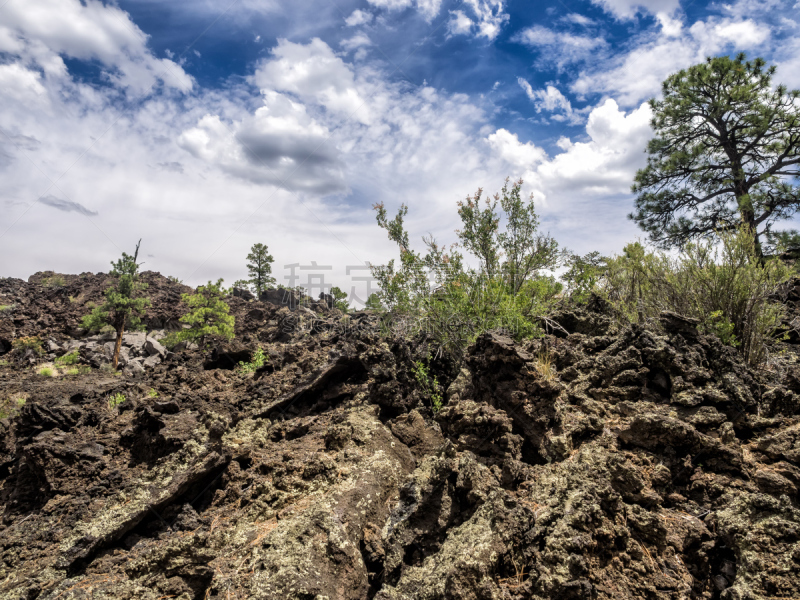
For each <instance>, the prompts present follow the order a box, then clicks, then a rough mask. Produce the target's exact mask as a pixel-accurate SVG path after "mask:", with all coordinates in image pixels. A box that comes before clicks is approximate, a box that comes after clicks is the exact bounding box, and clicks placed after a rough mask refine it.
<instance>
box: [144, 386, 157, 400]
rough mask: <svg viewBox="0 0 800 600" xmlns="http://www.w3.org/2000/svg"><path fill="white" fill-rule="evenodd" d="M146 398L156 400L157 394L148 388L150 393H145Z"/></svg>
mask: <svg viewBox="0 0 800 600" xmlns="http://www.w3.org/2000/svg"><path fill="white" fill-rule="evenodd" d="M147 397H148V398H157V397H158V392H157V391H155V390H154V389H153V388H150V391H148V392H147Z"/></svg>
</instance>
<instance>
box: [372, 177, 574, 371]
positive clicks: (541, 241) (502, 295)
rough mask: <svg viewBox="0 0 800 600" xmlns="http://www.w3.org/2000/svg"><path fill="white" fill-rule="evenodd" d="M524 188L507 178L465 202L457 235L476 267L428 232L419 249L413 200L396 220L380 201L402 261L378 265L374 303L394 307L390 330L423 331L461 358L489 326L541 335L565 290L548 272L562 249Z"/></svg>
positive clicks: (382, 220)
mask: <svg viewBox="0 0 800 600" xmlns="http://www.w3.org/2000/svg"><path fill="white" fill-rule="evenodd" d="M521 187H522V181H518V182H516V183H515V184H514V185H513V186H512V187H510V188H509V183H508V181H506V185H505V186H504V187H503V190H502V196H501V195H500V194H497V195H495V197H494V199H493V200H492V199H486V200H485V201H482V197H481V194H482V191H481V190H478V192H477V193H476V194H475V195H474V196H472V197H468V198H467V200H466V201H465V202H463V203H460V205H459V210H458V212H459V216H460V217H461V220H462V224H463V229H462V230H461V231H459V232H458V235H459V238H460V240H461V244H462V246H463V247H465V248H466V249H467V250H468V251H470V252H471V253H472V254H473V255H475V256H476V257H477V258H478V261H479V263H480V268H479V269H477V270H476V269H467V268H465V266H464V263H463V256H462V255H461V254H460V253H459V252H457V251H456V250H455V249H453V248H452V247H451V248H450V250H447V249H446V248H445V247H443V246H440V245H439V244H438V243H437V242H436V240H434V239H433V238H430V237H427V238H423V242H424V244H425V247H426V252H425V253H424V254H421V253H419V252H416V251H414V250H413V249H412V248H411V247H410V242H409V235H408V233H407V232H406V230H405V227H404V219H405V216H406V215H407V214H408V209H407V207H406V206H405V205H402V206H401V207H400V210H399V211H398V213H397V215H396V216H395V217H394V218H393V219H391V220H390V219H388V216H387V213H386V209H385V207H384V206H383V205H382V204H376V205H375V207H374V208H375V210H376V211H377V221H378V225H379V226H380V227H382V228H383V229H385V230H386V231H387V233H388V236H389V239H390V240H391V241H393V242H395V243H396V244H397V245H398V246H399V249H400V262H399V263H395V261H394V260H391V261H389V263H388V264H386V265H383V266H374V267H372V274H373V276H374V277H375V279H376V280H377V283H378V284H379V285H380V291H379V292H377V293H376V295H375V296H376V297H374V298H371V299H370V300H371V304H372V306H375V307H382V308H385V309H386V310H387V311H388V312H389V314H388V315H387V317H385V319H384V322H383V330H384V331H394V332H395V333H398V332H402V333H403V334H406V335H409V334H410V335H413V334H417V333H423V334H425V335H426V336H427V337H429V338H431V339H432V341H433V342H434V344H435V345H437V346H438V347H439V348H438V349H439V351H444V352H445V353H447V354H449V355H451V357H452V358H454V359H455V360H456V361H460V359H461V355H462V353H463V350H464V348H465V347H466V346H467V345H468V344H469V343H471V342H472V341H473V340H474V339H475V337H476V336H477V335H478V334H480V333H482V332H483V331H487V330H489V329H496V328H504V329H506V330H508V331H509V332H510V333H511V334H512V335H514V336H515V337H517V338H518V339H519V338H523V337H535V336H539V335H542V329H541V327H540V325H539V323H540V321H541V320H542V318H543V317H544V316H546V314H547V313H548V312H550V310H551V309H552V307H553V305H554V304H555V302H556V301H557V296H558V294H559V293H560V292H561V289H562V285H561V284H560V283H558V282H557V281H556V280H555V279H554V278H553V277H552V276H549V275H545V274H544V273H543V271H545V270H550V271H552V270H553V269H555V268H556V267H557V266H558V265H559V264H560V262H561V261H562V257H563V255H562V253H561V252H560V251H559V250H558V244H557V243H556V242H555V240H553V239H552V238H551V237H549V236H548V235H544V234H541V233H539V232H538V231H537V229H538V225H539V221H538V217H537V216H536V213H535V211H534V208H533V201H532V200H530V201H528V202H527V203H525V202H523V201H522V199H521V196H520V189H521ZM498 205H499V206H500V207H501V209H502V211H503V217H504V218H501V216H500V215H499V214H498V213H497V206H498ZM501 221H503V222H505V223H506V225H505V229H504V230H500V227H499V223H500V222H501Z"/></svg>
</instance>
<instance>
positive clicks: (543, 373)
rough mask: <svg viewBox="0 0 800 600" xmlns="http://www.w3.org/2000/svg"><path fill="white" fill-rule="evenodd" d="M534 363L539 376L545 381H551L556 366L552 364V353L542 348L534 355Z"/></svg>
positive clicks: (554, 374)
mask: <svg viewBox="0 0 800 600" xmlns="http://www.w3.org/2000/svg"><path fill="white" fill-rule="evenodd" d="M534 365H535V367H536V372H537V373H538V374H539V377H541V378H542V379H544V380H545V381H552V380H553V379H554V378H555V376H556V368H555V365H554V364H553V355H552V354H550V352H548V351H547V350H543V351H541V352H539V354H537V355H536V358H535V359H534Z"/></svg>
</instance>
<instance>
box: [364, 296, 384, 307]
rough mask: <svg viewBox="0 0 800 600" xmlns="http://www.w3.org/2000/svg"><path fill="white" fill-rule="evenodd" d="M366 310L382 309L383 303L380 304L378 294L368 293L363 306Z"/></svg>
mask: <svg viewBox="0 0 800 600" xmlns="http://www.w3.org/2000/svg"><path fill="white" fill-rule="evenodd" d="M364 308H366V310H375V311H383V310H384V308H383V304H381V299H380V298H378V294H374V293H373V294H370V295H369V298H367V302H366V305H365V306H364Z"/></svg>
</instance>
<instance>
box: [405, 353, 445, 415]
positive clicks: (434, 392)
mask: <svg viewBox="0 0 800 600" xmlns="http://www.w3.org/2000/svg"><path fill="white" fill-rule="evenodd" d="M430 358H431V357H430V355H429V356H428V358H427V362H430ZM411 371H412V373H414V379H416V381H417V383H418V384H419V386H420V388H422V393H423V394H424V395H425V396H426V397H427V398H428V400H429V401H430V403H431V410H432V411H433V414H436V413H438V412H439V411H440V410H442V388H441V386H440V385H439V381H438V380H437V379H436V377H433V376H431V374H430V368H429V367H428V366H426V365H425V363H424V362H422V361H419V360H418V361H415V362H414V366H413V367H412V368H411Z"/></svg>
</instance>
